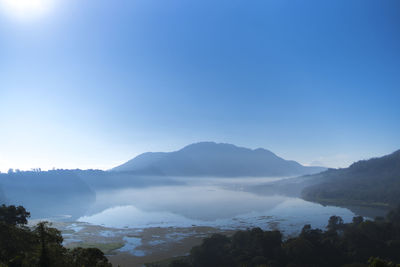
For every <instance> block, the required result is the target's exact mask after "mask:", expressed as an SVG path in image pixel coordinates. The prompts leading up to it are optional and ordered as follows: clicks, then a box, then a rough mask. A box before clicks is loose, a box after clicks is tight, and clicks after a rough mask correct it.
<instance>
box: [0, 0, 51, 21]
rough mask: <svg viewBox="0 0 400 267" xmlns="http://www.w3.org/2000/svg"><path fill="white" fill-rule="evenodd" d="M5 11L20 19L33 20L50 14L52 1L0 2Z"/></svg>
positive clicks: (11, 0) (17, 0) (9, 0)
mask: <svg viewBox="0 0 400 267" xmlns="http://www.w3.org/2000/svg"><path fill="white" fill-rule="evenodd" d="M0 3H1V8H2V9H3V11H4V12H5V13H6V14H8V15H11V16H13V17H16V18H18V19H32V18H37V17H40V16H43V15H45V14H46V13H48V11H49V9H50V7H51V4H52V0H0Z"/></svg>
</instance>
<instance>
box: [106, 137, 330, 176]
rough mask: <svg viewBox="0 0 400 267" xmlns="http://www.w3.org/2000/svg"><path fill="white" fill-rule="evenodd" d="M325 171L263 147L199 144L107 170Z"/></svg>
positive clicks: (291, 173) (210, 172)
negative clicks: (285, 157) (280, 155)
mask: <svg viewBox="0 0 400 267" xmlns="http://www.w3.org/2000/svg"><path fill="white" fill-rule="evenodd" d="M325 169H326V168H323V167H317V166H315V167H314V166H313V167H309V166H303V165H301V164H300V163H298V162H296V161H293V160H285V159H283V158H281V157H279V156H277V155H276V154H275V153H273V152H271V151H269V150H267V149H264V148H256V149H249V148H245V147H239V146H235V145H233V144H228V143H215V142H198V143H194V144H190V145H187V146H185V147H183V148H182V149H180V150H177V151H173V152H146V153H143V154H140V155H138V156H137V157H135V158H133V159H131V160H129V161H127V162H126V163H124V164H122V165H119V166H117V167H115V168H113V169H111V170H110V171H119V172H135V173H138V174H147V175H165V176H216V177H224V176H225V177H228V176H230V177H239V176H242V177H243V176H249V177H253V176H254V177H261V176H265V177H267V176H296V175H304V174H312V173H318V172H321V171H323V170H325Z"/></svg>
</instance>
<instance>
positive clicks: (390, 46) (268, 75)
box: [0, 0, 400, 171]
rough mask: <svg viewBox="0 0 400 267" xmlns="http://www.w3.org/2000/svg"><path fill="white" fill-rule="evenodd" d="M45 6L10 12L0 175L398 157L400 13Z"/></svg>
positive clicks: (1, 58)
mask: <svg viewBox="0 0 400 267" xmlns="http://www.w3.org/2000/svg"><path fill="white" fill-rule="evenodd" d="M2 1H3V2H6V1H10V0H0V3H1V2H2ZM35 1H39V2H40V1H43V5H45V3H46V2H49V3H50V2H53V5H52V6H51V8H48V10H46V12H42V14H40V15H39V14H37V15H36V16H29V17H28V16H25V17H23V16H16V15H15V14H12V12H10V10H9V9H7V8H5V7H4V5H3V6H2V5H0V8H2V9H1V10H0V125H1V128H0V171H6V170H7V169H8V168H20V169H30V168H37V167H41V168H43V169H49V168H53V167H55V168H101V169H107V168H111V167H113V166H115V165H118V164H120V163H122V162H124V161H126V160H128V159H130V158H132V157H133V156H135V155H137V154H139V153H142V152H146V151H172V150H176V149H179V148H181V147H182V146H184V145H186V144H189V143H193V142H198V141H216V142H227V143H233V144H237V145H240V146H245V147H250V148H257V147H264V148H267V149H270V150H271V151H273V152H275V153H276V154H278V155H279V156H282V157H284V158H286V159H293V160H297V161H299V162H301V163H303V164H322V165H325V166H329V167H346V166H348V165H349V164H350V163H352V162H353V161H356V160H359V159H366V158H369V157H373V156H381V155H384V154H387V153H390V152H393V151H395V150H397V149H400V138H399V137H400V134H399V133H400V104H399V103H400V88H399V86H400V75H399V74H400V49H399V47H400V30H399V29H400V16H399V15H398V14H399V12H400V2H399V1H396V0H393V1H389V0H388V1H369V0H351V1H349V0H338V1H319V0H315V1H294V0H293V1H285V0H279V1H278V0H276V1H266V0H262V1H261V0H252V1H244V0H243V1H241V0H230V1H228V0H226V1H225V0H221V1H210V0H202V1H194V0H170V1H169V0H168V1H160V0H158V1H155V0H118V1H106V0H87V1H78V0H68V1H67V0H53V1H51V0H35ZM33 12H35V11H34V10H28V11H26V13H33Z"/></svg>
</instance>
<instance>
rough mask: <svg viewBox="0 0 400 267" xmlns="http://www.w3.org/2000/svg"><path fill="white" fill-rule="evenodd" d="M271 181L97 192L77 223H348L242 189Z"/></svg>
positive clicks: (332, 210)
mask: <svg viewBox="0 0 400 267" xmlns="http://www.w3.org/2000/svg"><path fill="white" fill-rule="evenodd" d="M274 180H276V179H271V178H256V179H254V178H246V179H238V178H234V179H227V178H222V179H213V178H202V179H185V182H186V183H187V184H186V185H179V186H152V187H146V188H124V189H119V190H104V191H99V192H97V196H96V203H95V204H94V206H93V207H92V208H91V210H90V211H89V212H88V214H87V215H86V216H83V217H81V218H79V220H78V221H81V222H88V223H91V224H97V225H103V226H107V227H114V228H149V227H191V226H211V227H217V228H221V229H245V228H249V227H256V226H257V227H261V228H263V229H280V230H282V231H284V232H286V233H295V232H298V231H299V230H300V229H301V228H302V227H303V225H304V224H311V225H312V226H313V227H319V228H323V227H325V225H326V223H327V221H328V219H329V217H330V216H331V215H338V216H341V217H342V218H343V219H344V221H346V222H347V221H351V219H352V217H353V216H355V214H354V213H353V212H351V211H350V210H348V209H345V208H338V207H332V206H322V205H319V204H316V203H311V202H307V201H304V200H302V199H299V198H296V197H287V196H283V195H280V194H279V192H277V193H276V194H273V195H260V194H254V193H252V192H248V191H246V189H245V188H246V186H248V185H252V186H253V185H257V184H260V185H261V184H265V183H268V182H270V181H274Z"/></svg>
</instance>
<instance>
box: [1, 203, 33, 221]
mask: <svg viewBox="0 0 400 267" xmlns="http://www.w3.org/2000/svg"><path fill="white" fill-rule="evenodd" d="M30 216H31V214H30V213H29V212H27V211H26V210H25V208H24V207H22V206H18V207H16V206H14V205H11V206H6V205H4V204H3V205H1V206H0V222H4V223H6V224H11V225H23V224H27V223H28V218H29V217H30Z"/></svg>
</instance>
